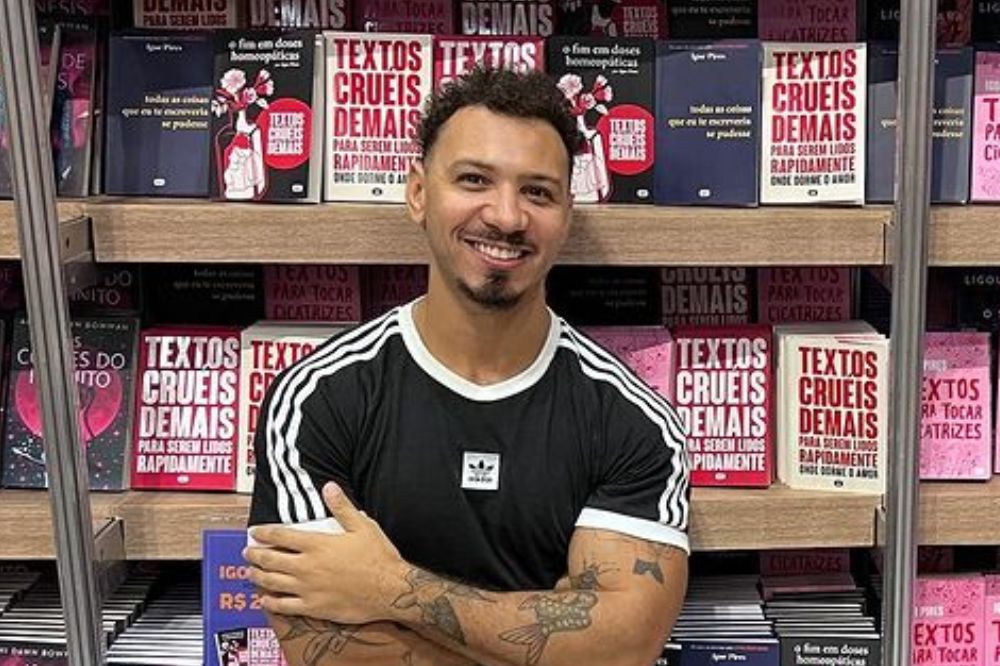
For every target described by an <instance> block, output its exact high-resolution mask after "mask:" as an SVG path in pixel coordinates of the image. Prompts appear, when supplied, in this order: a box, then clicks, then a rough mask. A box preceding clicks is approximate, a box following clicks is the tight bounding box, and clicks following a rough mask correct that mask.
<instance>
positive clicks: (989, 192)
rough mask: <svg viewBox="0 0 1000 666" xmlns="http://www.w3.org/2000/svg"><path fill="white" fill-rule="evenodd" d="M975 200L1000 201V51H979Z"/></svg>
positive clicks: (974, 132)
mask: <svg viewBox="0 0 1000 666" xmlns="http://www.w3.org/2000/svg"><path fill="white" fill-rule="evenodd" d="M972 104H973V112H972V113H973V120H972V190H971V199H972V201H978V202H985V201H1000V52H997V51H977V52H976V84H975V93H974V95H973V100H972Z"/></svg>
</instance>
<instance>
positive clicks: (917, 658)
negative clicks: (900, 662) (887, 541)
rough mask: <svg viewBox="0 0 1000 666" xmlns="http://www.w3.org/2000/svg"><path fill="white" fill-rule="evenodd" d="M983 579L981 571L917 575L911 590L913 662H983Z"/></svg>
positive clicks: (956, 665) (930, 665)
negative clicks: (977, 572) (912, 590)
mask: <svg viewBox="0 0 1000 666" xmlns="http://www.w3.org/2000/svg"><path fill="white" fill-rule="evenodd" d="M985 599H986V581H985V579H984V578H983V576H981V575H980V574H968V575H961V574H959V575H950V576H947V575H945V576H918V577H917V580H916V582H915V585H914V592H913V620H912V624H911V627H912V632H911V636H912V637H913V663H914V664H926V665H927V666H943V665H944V664H949V665H951V666H979V665H981V664H983V663H986V662H984V659H983V649H984V647H985V634H986V631H985V611H986V607H985Z"/></svg>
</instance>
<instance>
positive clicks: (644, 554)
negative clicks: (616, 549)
mask: <svg viewBox="0 0 1000 666" xmlns="http://www.w3.org/2000/svg"><path fill="white" fill-rule="evenodd" d="M638 551H639V552H638V553H637V554H636V558H635V565H634V566H633V567H632V573H634V574H635V575H636V576H644V575H646V574H649V575H650V576H652V577H653V579H654V580H655V581H656V582H657V583H659V584H660V585H663V584H664V583H665V582H666V581H665V577H664V576H663V569H661V568H660V560H661V559H662V558H663V557H664V556H666V557H668V558H673V557H674V556H675V555H676V553H674V548H673V546H668V545H667V544H664V543H652V542H648V541H647V542H646V543H643V544H642V545H641V546H639V547H638Z"/></svg>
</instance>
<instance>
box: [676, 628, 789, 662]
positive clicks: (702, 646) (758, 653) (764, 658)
mask: <svg viewBox="0 0 1000 666" xmlns="http://www.w3.org/2000/svg"><path fill="white" fill-rule="evenodd" d="M731 633H732V632H730V635H729V636H723V637H719V638H717V639H714V640H713V639H711V638H703V639H698V638H694V639H679V640H678V642H679V643H680V647H681V654H680V660H679V661H678V663H679V664H680V666H712V665H714V664H719V663H728V662H737V663H740V664H743V665H744V666H780V662H779V644H778V641H777V640H776V639H774V638H760V639H746V640H740V639H738V638H734V637H733V636H732V635H731Z"/></svg>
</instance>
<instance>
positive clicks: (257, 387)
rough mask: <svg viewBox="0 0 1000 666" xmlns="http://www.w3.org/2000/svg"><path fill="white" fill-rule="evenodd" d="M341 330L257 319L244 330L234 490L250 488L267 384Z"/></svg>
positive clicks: (255, 464)
mask: <svg viewBox="0 0 1000 666" xmlns="http://www.w3.org/2000/svg"><path fill="white" fill-rule="evenodd" d="M339 330H340V329H337V328H335V327H332V326H320V325H312V324H297V325H296V324H277V323H272V322H260V323H257V324H254V325H253V326H250V327H249V328H245V329H243V333H242V334H241V346H240V348H241V352H240V353H241V356H242V358H241V361H240V414H239V424H240V427H239V438H238V440H237V441H238V442H239V449H238V452H237V456H236V459H237V463H236V492H239V493H249V492H252V491H253V482H254V475H255V472H256V469H257V461H256V459H255V457H254V445H253V442H254V435H255V434H256V432H257V423H258V422H259V419H260V407H261V403H262V402H263V401H264V396H265V395H266V394H267V389H268V387H270V386H271V382H273V381H274V379H275V377H277V376H278V374H279V373H281V372H283V371H284V370H287V369H288V368H290V367H291V366H292V364H294V363H295V362H296V361H298V360H300V359H303V358H305V357H306V356H308V355H309V354H311V353H312V352H313V350H314V349H316V347H318V346H320V345H321V344H323V342H325V341H326V340H327V339H329V338H330V336H332V335H333V334H335V333H337V332H338V331H339Z"/></svg>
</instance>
